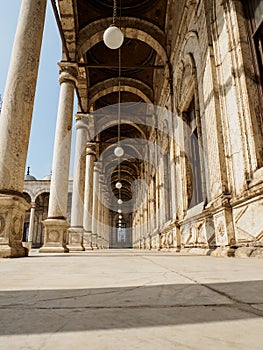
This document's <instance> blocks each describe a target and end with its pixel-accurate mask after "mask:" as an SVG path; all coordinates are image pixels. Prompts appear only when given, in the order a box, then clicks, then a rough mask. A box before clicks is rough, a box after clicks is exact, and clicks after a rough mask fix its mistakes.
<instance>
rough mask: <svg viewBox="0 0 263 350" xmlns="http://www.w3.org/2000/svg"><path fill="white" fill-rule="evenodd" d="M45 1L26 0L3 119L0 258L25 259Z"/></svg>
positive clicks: (0, 126)
mask: <svg viewBox="0 0 263 350" xmlns="http://www.w3.org/2000/svg"><path fill="white" fill-rule="evenodd" d="M45 12H46V0H43V1H35V0H23V1H22V2H21V10H20V15H19V19H18V25H17V31H16V35H15V40H14V45H13V51H12V55H11V60H10V65H9V72H8V76H7V82H6V88H5V96H4V100H3V105H2V111H1V118H0V150H1V152H0V257H9V258H11V257H21V256H25V255H26V250H25V248H24V247H23V246H22V237H23V229H24V216H25V211H26V210H27V209H28V208H29V204H28V203H27V202H26V201H25V200H24V199H23V198H22V192H23V186H24V173H25V166H26V157H27V150H28V142H29V135H30V127H31V120H32V112H33V106H34V98H35V90H36V81H37V74H38V65H39V56H40V49H41V44H42V35H43V29H44V21H45Z"/></svg>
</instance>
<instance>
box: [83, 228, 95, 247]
mask: <svg viewBox="0 0 263 350" xmlns="http://www.w3.org/2000/svg"><path fill="white" fill-rule="evenodd" d="M83 246H84V249H85V250H92V249H93V248H92V233H91V232H86V231H84V234H83Z"/></svg>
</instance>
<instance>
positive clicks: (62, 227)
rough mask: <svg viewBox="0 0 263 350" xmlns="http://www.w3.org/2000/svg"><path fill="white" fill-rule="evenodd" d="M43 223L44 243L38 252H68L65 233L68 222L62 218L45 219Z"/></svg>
mask: <svg viewBox="0 0 263 350" xmlns="http://www.w3.org/2000/svg"><path fill="white" fill-rule="evenodd" d="M42 223H43V225H44V234H45V236H44V245H43V247H41V248H40V249H39V252H40V253H68V252H69V249H68V248H67V246H66V235H67V229H68V227H69V224H68V222H67V221H66V220H63V219H46V220H44V221H42Z"/></svg>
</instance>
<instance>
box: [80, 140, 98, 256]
mask: <svg viewBox="0 0 263 350" xmlns="http://www.w3.org/2000/svg"><path fill="white" fill-rule="evenodd" d="M95 159H96V145H94V144H93V143H88V144H87V145H86V177H85V194H84V218H83V226H84V236H83V245H84V248H85V250H92V208H93V172H94V162H95Z"/></svg>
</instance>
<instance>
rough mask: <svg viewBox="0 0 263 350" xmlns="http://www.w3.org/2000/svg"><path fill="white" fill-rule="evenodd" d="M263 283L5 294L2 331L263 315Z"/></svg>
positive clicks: (0, 301) (69, 329)
mask: <svg viewBox="0 0 263 350" xmlns="http://www.w3.org/2000/svg"><path fill="white" fill-rule="evenodd" d="M262 290H263V281H246V282H233V283H215V284H208V285H198V284H172V285H171V284H169V285H154V286H133V287H132V286H131V287H119V288H94V289H71V290H29V291H5V292H4V291H2V292H0V307H1V313H0V324H1V327H0V335H12V334H37V333H46V332H51V333H54V332H74V331H88V330H99V329H125V328H134V327H135V328H138V327H153V326H168V325H180V324H194V323H204V322H205V323H210V322H221V321H234V320H241V319H251V318H256V317H259V318H260V317H262V316H263V309H261V310H262V311H260V310H259V308H260V307H262V304H263V293H262ZM259 304H261V306H260V305H259Z"/></svg>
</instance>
